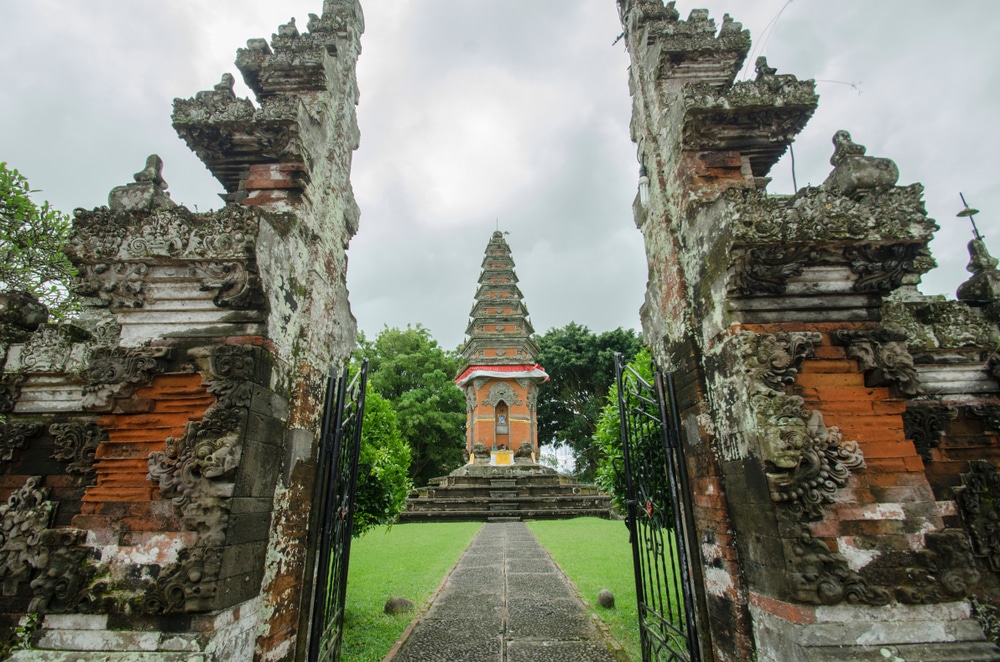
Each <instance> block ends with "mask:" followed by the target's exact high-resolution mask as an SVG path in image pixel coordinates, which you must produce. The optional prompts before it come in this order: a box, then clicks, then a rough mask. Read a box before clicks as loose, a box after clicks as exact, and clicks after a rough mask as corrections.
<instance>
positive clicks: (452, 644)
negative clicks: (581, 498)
mask: <svg viewBox="0 0 1000 662" xmlns="http://www.w3.org/2000/svg"><path fill="white" fill-rule="evenodd" d="M387 660H392V662H438V661H441V662H534V661H536V660H537V661H538V662H542V661H544V662H617V660H618V657H617V656H616V655H615V653H614V651H613V650H612V649H611V648H610V647H609V645H608V641H607V640H606V639H605V637H604V635H603V634H602V633H601V632H600V631H599V630H598V629H597V627H596V626H595V625H594V621H593V619H592V618H591V617H590V616H589V615H588V614H587V609H586V607H584V605H583V603H582V602H581V601H580V599H579V598H578V597H577V593H576V591H575V590H574V589H573V587H572V585H571V584H570V583H569V580H567V579H566V577H565V575H563V574H562V572H561V571H560V570H559V568H558V567H557V566H556V564H555V563H554V562H553V561H552V557H551V556H549V553H548V552H547V551H546V550H545V548H544V547H542V546H541V544H540V543H539V542H538V539H537V538H535V535H534V534H533V533H532V532H531V529H529V528H528V527H527V526H525V525H524V523H523V522H488V523H486V524H484V525H483V528H482V529H481V530H480V532H479V534H478V535H476V537H475V539H473V541H472V543H471V544H470V545H469V548H468V549H467V550H466V552H465V554H463V555H462V557H461V558H460V559H459V560H458V562H457V563H456V564H455V567H454V568H452V571H451V573H450V574H449V576H448V580H447V581H446V582H445V584H444V586H443V587H442V589H441V591H440V592H439V593H438V595H437V596H436V597H435V599H434V602H433V604H431V605H430V607H429V608H428V609H427V611H426V612H425V613H424V615H423V616H421V617H420V619H419V620H418V621H417V623H416V624H415V626H414V627H413V628H412V629H411V630H410V633H409V636H408V637H407V638H406V640H405V641H404V642H403V643H402V645H401V646H400V647H399V649H398V650H397V652H396V653H395V654H394V655H393V654H390V657H388V658H387Z"/></svg>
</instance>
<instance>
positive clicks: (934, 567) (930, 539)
mask: <svg viewBox="0 0 1000 662" xmlns="http://www.w3.org/2000/svg"><path fill="white" fill-rule="evenodd" d="M924 540H925V545H926V546H925V548H924V549H921V550H920V551H918V552H916V554H915V557H916V561H917V565H914V566H911V567H908V568H906V574H907V580H906V581H904V582H903V583H902V584H901V585H900V586H898V587H897V588H896V597H897V598H898V599H899V601H900V602H905V603H907V604H931V603H937V602H951V601H954V600H961V599H962V598H964V597H966V596H967V595H968V594H969V589H970V588H971V587H972V586H974V585H975V584H976V582H978V581H979V571H978V570H976V563H975V559H974V558H973V556H972V545H970V544H969V539H968V538H967V537H966V535H965V533H964V532H963V531H961V530H960V529H944V530H943V531H939V532H936V533H928V534H926V535H925V536H924Z"/></svg>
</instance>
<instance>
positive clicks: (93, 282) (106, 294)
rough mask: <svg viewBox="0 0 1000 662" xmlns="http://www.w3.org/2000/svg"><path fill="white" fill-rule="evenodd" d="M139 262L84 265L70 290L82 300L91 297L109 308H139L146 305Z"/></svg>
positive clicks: (143, 269)
mask: <svg viewBox="0 0 1000 662" xmlns="http://www.w3.org/2000/svg"><path fill="white" fill-rule="evenodd" d="M148 273H149V265H147V264H143V263H142V262H131V263H130V262H118V263H116V264H84V265H80V267H79V274H78V275H77V277H76V278H75V279H74V280H73V283H72V285H71V286H70V289H72V290H73V292H75V293H76V294H79V295H80V296H83V297H94V298H97V299H100V300H101V303H102V304H104V305H106V306H109V307H111V308H142V306H143V305H144V304H145V303H146V292H145V289H146V274H148Z"/></svg>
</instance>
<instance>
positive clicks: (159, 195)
mask: <svg viewBox="0 0 1000 662" xmlns="http://www.w3.org/2000/svg"><path fill="white" fill-rule="evenodd" d="M133 177H134V179H135V182H134V183H132V184H126V185H125V186H116V187H115V188H113V189H111V193H109V194H108V207H110V208H111V210H112V211H125V210H132V209H160V208H164V207H168V208H169V207H174V206H176V204H177V203H175V202H174V201H173V200H171V199H170V194H169V193H167V182H166V181H165V180H164V179H163V159H161V158H160V157H159V156H157V155H156V154H151V155H150V156H149V157H148V158H147V159H146V167H145V168H143V169H142V170H140V171H139V172H137V173H135V175H133Z"/></svg>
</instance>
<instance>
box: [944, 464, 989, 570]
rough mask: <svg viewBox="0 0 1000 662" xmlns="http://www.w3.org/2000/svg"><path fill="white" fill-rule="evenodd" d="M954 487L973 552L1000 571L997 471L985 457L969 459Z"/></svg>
mask: <svg viewBox="0 0 1000 662" xmlns="http://www.w3.org/2000/svg"><path fill="white" fill-rule="evenodd" d="M961 478H962V485H961V486H960V487H956V488H955V501H956V502H957V503H958V507H959V512H961V514H962V519H963V520H964V522H965V528H966V529H967V530H968V532H969V536H970V537H971V539H972V553H973V554H975V556H977V557H979V558H981V559H983V560H984V561H985V562H986V563H987V565H989V567H990V570H992V571H993V572H997V573H1000V527H998V526H997V522H1000V501H998V500H997V495H998V494H1000V473H998V472H997V468H996V466H995V465H994V464H993V463H992V462H989V461H988V460H972V461H971V462H969V471H968V473H964V474H962V475H961Z"/></svg>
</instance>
